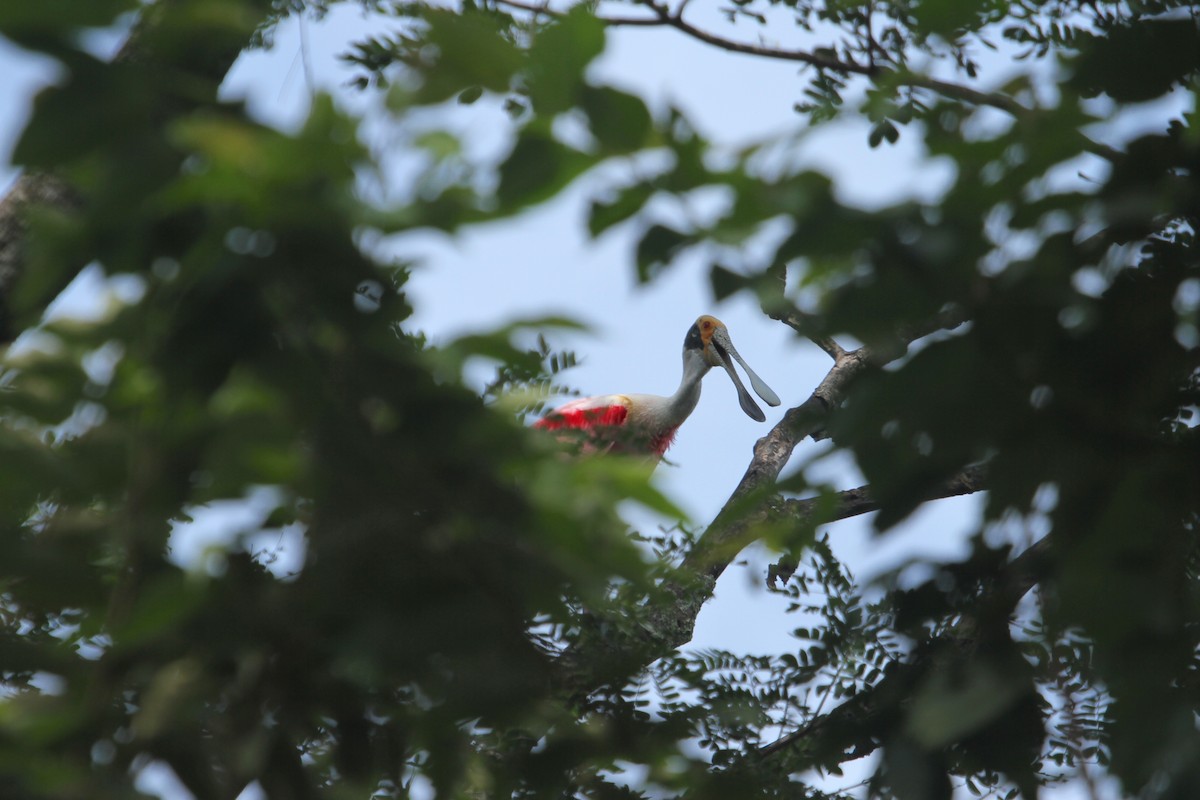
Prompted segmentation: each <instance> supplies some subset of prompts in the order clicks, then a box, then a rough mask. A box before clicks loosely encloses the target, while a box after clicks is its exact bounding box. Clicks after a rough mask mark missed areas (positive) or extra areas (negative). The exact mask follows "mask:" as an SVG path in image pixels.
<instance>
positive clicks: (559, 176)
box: [496, 129, 592, 213]
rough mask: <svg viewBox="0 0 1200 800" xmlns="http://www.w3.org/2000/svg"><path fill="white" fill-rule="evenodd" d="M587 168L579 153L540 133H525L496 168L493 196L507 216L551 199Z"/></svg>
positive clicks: (587, 159) (583, 158)
mask: <svg viewBox="0 0 1200 800" xmlns="http://www.w3.org/2000/svg"><path fill="white" fill-rule="evenodd" d="M591 164H592V160H591V159H590V158H588V157H587V156H585V155H584V154H583V153H580V152H579V151H577V150H572V149H571V148H568V147H566V146H565V145H562V144H560V143H559V142H556V141H555V140H554V139H551V138H550V137H549V136H547V135H545V134H543V133H542V132H541V131H540V130H531V129H526V131H525V132H523V133H522V135H521V137H520V138H519V139H517V143H516V145H515V146H514V147H513V151H512V153H511V154H510V155H509V157H508V158H507V159H505V161H504V163H503V164H501V165H500V186H499V188H498V189H497V190H496V196H497V198H498V199H499V200H500V203H501V208H502V209H503V210H504V211H505V212H507V213H511V212H513V211H516V210H519V209H521V208H524V207H525V206H529V205H533V204H535V203H540V202H542V201H543V200H547V199H549V198H550V197H553V196H554V195H555V194H557V193H558V191H559V190H561V189H562V188H563V187H565V186H566V185H567V184H568V183H570V182H571V181H572V180H574V179H575V178H576V177H577V176H578V175H579V174H580V173H582V172H583V171H584V170H585V169H587V168H588V167H589V166H591Z"/></svg>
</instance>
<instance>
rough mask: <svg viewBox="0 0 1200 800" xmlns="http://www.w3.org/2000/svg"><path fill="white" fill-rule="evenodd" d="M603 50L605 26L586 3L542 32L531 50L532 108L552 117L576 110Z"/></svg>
mask: <svg viewBox="0 0 1200 800" xmlns="http://www.w3.org/2000/svg"><path fill="white" fill-rule="evenodd" d="M603 51H604V23H602V22H601V21H600V20H598V19H596V17H595V16H594V15H593V14H592V12H591V11H590V10H589V8H588V6H587V4H579V5H576V6H574V7H573V8H572V9H571V10H570V11H568V12H567V13H566V14H565V15H563V16H562V17H559V18H558V19H556V20H555V21H554V22H552V23H550V24H549V25H547V26H546V27H545V28H543V29H542V30H540V31H539V32H538V34H537V36H535V37H534V40H533V44H532V45H531V46H530V48H529V67H528V87H529V98H530V100H532V101H533V108H534V110H535V111H537V112H538V113H539V114H546V115H548V116H553V115H555V114H559V113H562V112H563V111H566V110H568V109H570V108H573V107H574V106H575V105H576V103H578V102H579V98H580V93H581V92H582V91H583V89H584V83H583V75H584V70H585V69H586V68H587V65H588V64H590V63H591V62H592V60H593V59H594V58H596V56H598V55H600V53H601V52H603Z"/></svg>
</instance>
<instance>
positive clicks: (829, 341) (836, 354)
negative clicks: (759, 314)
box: [763, 308, 846, 363]
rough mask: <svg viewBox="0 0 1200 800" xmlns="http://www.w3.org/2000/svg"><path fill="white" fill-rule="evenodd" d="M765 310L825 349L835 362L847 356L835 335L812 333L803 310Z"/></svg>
mask: <svg viewBox="0 0 1200 800" xmlns="http://www.w3.org/2000/svg"><path fill="white" fill-rule="evenodd" d="M763 310H764V311H766V312H767V316H769V317H770V318H771V319H773V320H778V321H779V322H782V323H783V324H784V325H787V326H788V327H789V328H791V329H792V330H794V331H795V332H796V333H798V334H800V335H801V336H803V337H804V338H806V339H808V340H809V341H810V342H812V343H813V344H815V345H816V346H817V347H819V348H821V349H822V350H824V351H825V352H826V353H828V354H829V357H830V358H832V359H833V360H834V362H835V363H836V362H837V360H838V359H839V358H844V357H845V355H846V351H845V350H844V349H843V348H842V346H841V345H840V344H838V343H837V342H836V341H834V339H833V337H831V336H815V335H813V334H812V333H811V326H809V325H807V324H806V321H807V318H808V317H807V315H806V314H804V313H803V312H801V311H798V310H797V309H794V308H790V309H786V310H781V311H770V310H767V309H765V308H764V309H763Z"/></svg>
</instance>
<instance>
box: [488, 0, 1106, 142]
mask: <svg viewBox="0 0 1200 800" xmlns="http://www.w3.org/2000/svg"><path fill="white" fill-rule="evenodd" d="M496 2H497V3H498V4H500V5H505V6H508V7H510V8H516V9H520V10H522V11H530V12H537V13H545V14H547V15H550V16H561V12H557V11H551V10H549V9H546V8H543V7H539V6H534V5H531V4H529V3H526V2H523V0H496ZM642 5H644V6H646V7H647V8H649V9H650V10H651V11H652V12H653V13H654V15H655V16H653V17H601V16H598V17H597V19H599V20H600V21H601V22H603V23H605V24H606V25H613V26H641V27H655V26H662V27H669V28H674V29H675V30H677V31H679V32H681V33H684V34H686V35H688V36H690V37H692V38H693V39H696V40H698V41H701V42H704V43H705V44H710V45H712V46H713V47H717V48H720V49H722V50H726V51H728V52H731V53H743V54H745V55H751V56H758V57H759V58H769V59H774V60H778V61H796V62H799V63H801V64H808V65H809V66H812V67H816V68H818V69H827V70H832V71H834V72H842V73H847V74H852V75H863V76H866V77H868V78H871V79H873V80H874V81H875V82H877V83H889V82H890V83H894V84H896V85H899V86H912V87H915V88H918V89H928V90H929V91H931V92H934V93H936V94H940V95H942V96H943V97H949V98H953V99H955V100H961V101H962V102H964V103H970V104H971V105H976V106H988V107H991V108H996V109H999V110H1001V111H1004V112H1006V113H1008V114H1010V115H1012V116H1014V117H1016V118H1018V119H1028V118H1029V117H1030V116H1031V115H1033V114H1035V113H1036V112H1035V110H1034V109H1031V108H1028V107H1026V106H1024V105H1022V104H1021V103H1019V102H1017V101H1016V100H1015V99H1013V98H1012V97H1009V96H1008V95H1006V94H1003V93H1001V92H982V91H979V90H978V89H972V88H971V87H969V86H964V85H962V84H959V83H951V82H949V81H943V80H938V79H937V78H931V77H929V76H927V75H919V74H916V73H911V72H907V71H900V70H886V69H883V68H880V67H879V66H878V65H876V64H875V63H874V62H873V60H872V61H869V62H868V63H866V64H859V63H857V62H854V61H848V60H844V59H840V58H837V57H836V56H832V55H828V54H827V53H826V52H824V51H822V52H817V51H811V50H801V49H794V50H788V49H782V48H777V47H767V46H765V45H756V44H748V43H746V42H738V41H735V40H733V39H726V38H724V37H721V36H717V35H716V34H713V33H709V32H708V31H706V30H704V29H703V28H698V27H696V26H695V25H693V24H691V23H690V22H687V21H686V20H684V19H683V17H682V16H681V15H682V12H683V9H684V7H685V6H686V5H687V3H686V2H685V3H683V4H682V5H681V6H680V8H679V10H678V11H677V12H676V13H674V14H672V13H671V11H670V10H669V9H667V8H665V7H663V6H660V5H658V4H656V3H653V2H644V3H642ZM1076 135H1077V136H1078V137H1079V139H1080V141H1081V142H1082V145H1083V149H1084V150H1086V151H1088V152H1089V153H1092V154H1094V155H1097V156H1100V157H1101V158H1104V159H1106V160H1108V161H1116V160H1118V159H1120V158H1121V157H1122V153H1121V152H1120V151H1119V150H1116V149H1114V148H1112V147H1109V146H1108V145H1105V144H1101V143H1099V142H1096V141H1095V140H1093V139H1091V138H1089V137H1088V136H1086V135H1085V134H1083V133H1082V132H1079V131H1077V132H1076Z"/></svg>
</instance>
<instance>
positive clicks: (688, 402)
mask: <svg viewBox="0 0 1200 800" xmlns="http://www.w3.org/2000/svg"><path fill="white" fill-rule="evenodd" d="M735 360H736V361H737V362H738V363H739V364H741V365H742V369H744V370H745V371H746V375H747V377H749V378H750V385H751V386H753V387H754V391H755V392H757V393H758V396H759V397H761V398H762V399H763V400H764V401H765V402H766V403H767V405H772V406H777V405H779V396H778V395H776V394H775V392H773V391H771V387H769V386H767V384H766V383H764V382H763V379H762V378H760V377H758V375H756V374H755V373H754V370H752V369H750V365H749V364H747V363H746V361H745V359H743V358H742V357H741V356H740V355H739V354H738V351H737V350H735V349H734V347H733V342H732V341H730V339H729V331H728V329H726V327H725V323H723V322H721V321H720V320H719V319H717V318H716V317H710V316H707V315H705V316H703V317H700V318H699V319H697V320H696V323H695V324H694V325H692V327H691V328H689V329H688V332H687V336H686V337H685V338H684V340H683V379H682V380H680V382H679V388H678V389H677V390H676V391H675V394H673V395H671V396H670V397H661V396H659V395H654V394H605V395H599V396H596V397H584V398H581V399H579V400H573V401H571V402H570V403H567V404H565V405H562V406H560V407H558V408H556V409H555V410H553V411H551V412H549V413H548V414H547V415H546V416H545V417H543V418H542V419H540V420H538V421H537V422H535V423H534V427H535V428H543V429H546V430H552V431H554V430H564V429H574V430H576V431H579V432H580V433H581V434H582V435H583V438H584V440H585V442H586V443H587V444H586V445H585V448H586V449H587V450H596V449H598V450H603V451H606V452H619V453H634V454H646V455H653V456H655V457H656V458H661V457H662V455H663V454H664V453H665V452H666V451H667V448H668V447H670V446H671V442H672V441H674V439H675V432H676V431H677V430H678V429H679V426H680V425H681V424H683V421H684V420H685V419H687V418H688V415H689V414H691V413H692V410H693V409H695V408H696V403H697V402H698V401H699V400H700V381H701V380H702V379H703V378H704V376H705V375H707V374H708V371H709V370H710V369H712V368H713V367H723V368H724V369H725V371H726V372H727V373H729V377H730V379H731V380H732V381H733V385H734V386H735V387H737V392H738V401H739V402H740V403H741V405H742V410H743V411H745V412H746V414H748V415H749V416H750V418H751V419H754V420H757V421H758V422H763V421H765V420H766V416H765V415H764V414H763V412H762V409H761V408H759V407H758V405H757V404H756V403H755V402H754V398H752V397H751V396H750V393H749V392H748V391H746V387H745V386H743V385H742V381H741V379H739V378H738V375H737V373H736V372H734V369H733V362H734V361H735Z"/></svg>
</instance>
